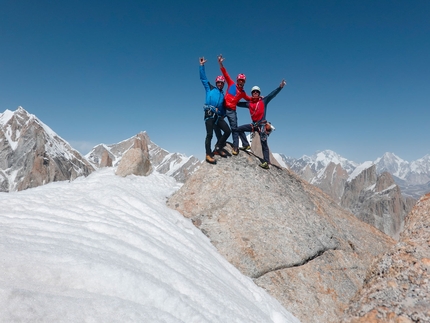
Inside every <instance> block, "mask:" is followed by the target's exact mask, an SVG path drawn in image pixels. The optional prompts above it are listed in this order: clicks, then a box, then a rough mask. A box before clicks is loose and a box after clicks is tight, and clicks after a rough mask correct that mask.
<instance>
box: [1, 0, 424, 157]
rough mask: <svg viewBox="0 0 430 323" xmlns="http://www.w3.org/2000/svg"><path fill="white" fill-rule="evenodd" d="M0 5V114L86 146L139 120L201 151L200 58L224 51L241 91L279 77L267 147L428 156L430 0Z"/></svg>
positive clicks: (119, 135)
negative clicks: (24, 114) (31, 118)
mask: <svg viewBox="0 0 430 323" xmlns="http://www.w3.org/2000/svg"><path fill="white" fill-rule="evenodd" d="M1 4H2V5H1V10H0V44H1V50H0V112H3V111H4V110H6V109H9V110H15V109H16V108H17V107H18V106H22V107H23V108H24V109H26V110H27V111H28V112H30V113H32V114H35V115H36V116H37V117H38V118H39V119H41V120H42V121H43V122H44V123H46V124H47V125H48V126H49V127H51V128H52V129H53V130H54V131H55V132H56V133H57V134H58V135H60V136H61V137H62V138H64V139H65V140H67V141H68V142H69V143H70V144H71V145H72V146H73V147H74V148H76V149H78V150H79V151H81V152H82V153H84V154H85V153H87V152H88V151H89V150H90V149H91V148H92V147H93V146H95V145H97V144H99V143H105V144H112V143H116V142H119V141H121V140H124V139H127V138H129V137H132V136H133V135H135V134H136V133H138V132H140V131H144V130H146V131H147V132H148V134H149V136H150V138H151V139H152V140H153V141H154V142H155V143H156V144H158V145H159V146H161V147H163V148H165V149H167V150H168V151H171V152H182V153H184V154H186V155H188V156H189V155H195V156H196V157H198V158H200V159H202V158H203V157H204V138H205V128H204V121H203V109H202V105H203V103H204V89H203V86H202V84H201V82H200V80H199V74H198V66H199V62H198V58H199V57H200V56H204V57H205V58H207V60H208V62H207V63H206V72H207V76H208V78H209V80H214V79H215V77H216V76H217V75H218V74H220V72H219V67H218V63H217V61H216V56H217V55H218V54H220V53H222V54H223V56H224V57H225V61H224V65H225V67H226V68H227V70H228V72H229V73H230V75H231V76H233V77H234V78H235V76H236V75H237V74H238V73H245V74H246V76H247V83H246V85H245V90H247V92H248V93H249V92H250V89H251V87H252V86H253V85H258V86H260V88H261V89H262V94H263V95H264V94H268V93H269V92H270V91H272V90H273V89H275V88H276V87H277V86H278V85H279V83H280V81H281V80H282V79H283V78H285V79H286V80H287V86H286V87H285V88H284V89H283V90H282V91H281V93H280V94H279V95H278V96H277V97H276V98H275V99H274V100H273V101H272V102H271V103H270V104H269V106H268V113H267V119H268V120H269V121H271V122H272V123H273V124H274V126H275V127H276V130H275V132H274V133H273V134H272V135H271V136H270V138H269V146H270V148H271V150H272V151H274V152H277V153H283V154H285V155H287V156H291V157H296V158H299V157H301V156H302V155H312V154H313V153H315V151H318V150H325V149H331V150H333V151H335V152H336V153H338V154H340V155H342V156H343V157H345V158H347V159H349V160H352V161H355V162H364V161H366V160H375V159H376V158H377V157H380V156H382V155H383V154H384V153H385V152H393V153H395V154H396V155H398V156H399V157H401V158H403V159H405V160H407V161H413V160H416V159H418V158H421V157H423V156H424V155H426V154H430V147H429V145H428V142H430V131H429V126H428V125H429V116H430V112H429V108H430V59H429V58H430V19H429V17H430V1H427V0H426V1H420V0H417V1H396V0H394V1H393V0H392V1H385V0H381V1H368V0H361V1H334V0H328V1H316V0H315V1H285V0H284V1H281V0H280V1H277V0H276V1H254V0H248V1H224V0H222V1H169V2H161V1H143V0H142V1H137V0H135V1H116V0H111V1H106V0H104V1H101V0H100V1H95V0H86V1H80V0H77V1H68V2H63V1H45V0H41V1H27V0H22V1H12V0H3V1H1ZM238 118H239V122H238V123H239V124H244V123H248V122H249V121H250V117H249V113H248V112H247V110H245V109H240V110H239V115H238ZM230 139H231V138H230Z"/></svg>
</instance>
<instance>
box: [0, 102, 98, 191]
mask: <svg viewBox="0 0 430 323" xmlns="http://www.w3.org/2000/svg"><path fill="white" fill-rule="evenodd" d="M92 171H94V168H93V167H92V166H91V164H90V163H89V162H88V161H87V160H86V159H85V158H84V157H83V156H82V155H81V154H80V153H79V152H78V151H76V150H74V149H73V148H72V147H70V145H69V144H68V143H67V142H66V141H64V140H63V139H62V138H61V137H59V136H58V135H57V134H56V133H55V132H54V131H52V129H50V128H49V127H48V126H46V125H45V124H44V123H43V122H41V121H40V120H39V119H38V118H36V117H35V116H34V115H32V114H30V113H28V112H27V111H26V110H24V109H23V108H22V107H19V108H18V109H17V110H16V111H14V112H12V111H10V110H6V111H5V112H4V113H2V114H0V192H9V191H21V190H25V189H27V188H31V187H36V186H40V185H43V184H47V183H50V182H55V181H64V180H74V179H75V178H77V177H79V176H87V175H89V174H90V173H91V172H92Z"/></svg>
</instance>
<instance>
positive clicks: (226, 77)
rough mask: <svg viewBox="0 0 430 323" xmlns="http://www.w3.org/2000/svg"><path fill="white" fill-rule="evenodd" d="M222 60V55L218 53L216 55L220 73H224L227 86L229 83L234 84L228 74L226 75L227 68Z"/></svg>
mask: <svg viewBox="0 0 430 323" xmlns="http://www.w3.org/2000/svg"><path fill="white" fill-rule="evenodd" d="M223 61H224V57H222V55H221V54H220V55H219V56H218V63H219V68H220V69H221V73H222V75H224V77H225V80H226V81H227V84H228V86H230V85H232V84H234V81H233V80H232V79H231V77H230V75H228V73H227V70H226V69H225V67H224V64H223Z"/></svg>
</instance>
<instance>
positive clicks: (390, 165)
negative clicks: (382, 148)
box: [375, 152, 410, 179]
mask: <svg viewBox="0 0 430 323" xmlns="http://www.w3.org/2000/svg"><path fill="white" fill-rule="evenodd" d="M375 164H376V171H377V172H378V174H380V173H383V172H389V173H390V174H392V175H394V176H396V177H398V178H400V179H405V177H406V176H407V174H408V173H409V172H410V165H409V162H407V161H405V160H403V159H401V158H400V157H398V156H396V155H395V154H393V153H390V152H386V153H385V154H384V155H383V156H382V157H380V158H378V159H376V160H375Z"/></svg>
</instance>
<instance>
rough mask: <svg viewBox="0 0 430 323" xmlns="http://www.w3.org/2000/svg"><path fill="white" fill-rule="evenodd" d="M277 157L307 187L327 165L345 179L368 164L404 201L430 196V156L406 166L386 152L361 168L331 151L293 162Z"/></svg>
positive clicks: (319, 177)
mask: <svg viewBox="0 0 430 323" xmlns="http://www.w3.org/2000/svg"><path fill="white" fill-rule="evenodd" d="M279 156H280V158H281V159H282V161H283V162H284V163H285V164H286V165H288V167H289V168H290V169H291V170H293V171H294V172H296V173H297V174H300V176H301V177H302V178H304V179H305V180H307V181H308V182H310V183H311V184H313V183H317V182H319V181H320V180H321V177H322V176H324V172H325V169H326V168H327V167H328V165H329V163H330V162H333V163H334V164H336V165H340V166H341V167H342V168H343V169H344V170H345V171H346V172H347V173H348V176H350V175H351V174H352V173H353V172H354V170H356V169H363V168H364V167H365V166H366V165H367V168H368V167H370V166H371V164H375V165H376V172H377V174H378V175H380V174H382V173H383V172H388V173H390V174H391V175H392V176H393V178H394V180H395V182H396V183H397V185H399V187H400V188H401V191H402V194H403V195H405V197H412V198H414V199H419V198H420V197H421V196H422V195H424V194H426V193H428V192H430V189H429V187H430V154H428V155H426V156H424V157H422V158H420V159H418V160H415V161H412V162H408V161H405V160H403V159H401V158H400V157H398V156H396V155H395V154H393V153H390V152H386V153H385V154H384V155H383V156H382V157H380V158H377V159H376V160H375V161H366V162H364V163H361V164H358V163H355V162H353V161H350V160H348V159H346V158H344V157H342V156H340V155H339V154H337V153H335V152H333V151H331V150H324V151H320V152H316V153H315V154H314V155H312V156H306V155H304V156H302V157H301V158H297V159H296V158H293V157H287V156H285V155H283V154H280V155H279Z"/></svg>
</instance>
